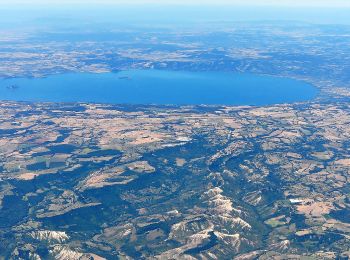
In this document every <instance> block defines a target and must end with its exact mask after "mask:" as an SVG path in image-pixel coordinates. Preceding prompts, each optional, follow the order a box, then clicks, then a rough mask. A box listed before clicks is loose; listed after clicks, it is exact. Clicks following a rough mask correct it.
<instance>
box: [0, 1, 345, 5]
mask: <svg viewBox="0 0 350 260" xmlns="http://www.w3.org/2000/svg"><path fill="white" fill-rule="evenodd" d="M87 4H90V5H95V4H98V5H101V4H107V5H111V4H112V5H118V4H124V5H125V4H127V5H142V4H161V5H167V4H172V5H174V4H176V5H240V6H247V5H248V6H249V5H250V6H269V5H272V6H293V7H307V6H309V7H350V0H0V6H1V5H2V6H5V5H45V6H49V5H87Z"/></svg>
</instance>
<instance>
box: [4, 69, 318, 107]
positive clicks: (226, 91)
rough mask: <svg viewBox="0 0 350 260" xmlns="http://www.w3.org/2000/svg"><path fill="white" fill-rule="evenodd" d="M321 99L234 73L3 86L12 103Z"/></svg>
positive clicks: (21, 81) (299, 85) (298, 85)
mask: <svg viewBox="0 0 350 260" xmlns="http://www.w3.org/2000/svg"><path fill="white" fill-rule="evenodd" d="M317 94H318V90H317V89H316V88H315V87H314V86H312V85H310V84H308V83H305V82H303V81H298V80H294V79H289V78H280V77H272V76H261V75H254V74H236V73H229V72H179V71H160V70H129V71H122V72H117V73H99V74H94V73H73V74H60V75H52V76H48V77H45V78H11V79H1V80H0V99H1V100H12V101H42V102H94V103H113V104H157V105H164V104H174V105H199V104H207V105H219V104H222V105H270V104H278V103H292V102H301V101H308V100H312V99H313V98H314V97H315V96H316V95H317Z"/></svg>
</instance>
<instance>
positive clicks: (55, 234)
mask: <svg viewBox="0 0 350 260" xmlns="http://www.w3.org/2000/svg"><path fill="white" fill-rule="evenodd" d="M30 236H31V237H32V238H34V239H37V240H40V241H46V242H49V243H50V242H54V243H64V242H65V241H67V240H68V239H69V236H68V235H67V234H66V232H62V231H50V230H40V231H33V232H31V233H30Z"/></svg>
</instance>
